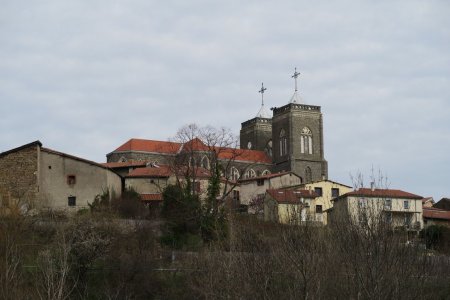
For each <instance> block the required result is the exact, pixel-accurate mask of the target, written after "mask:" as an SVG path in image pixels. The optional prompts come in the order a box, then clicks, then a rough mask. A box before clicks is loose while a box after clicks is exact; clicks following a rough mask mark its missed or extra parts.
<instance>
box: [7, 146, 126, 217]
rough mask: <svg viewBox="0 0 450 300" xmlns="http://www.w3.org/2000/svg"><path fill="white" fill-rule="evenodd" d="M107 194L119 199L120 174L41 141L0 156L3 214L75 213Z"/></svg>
mask: <svg viewBox="0 0 450 300" xmlns="http://www.w3.org/2000/svg"><path fill="white" fill-rule="evenodd" d="M106 191H109V192H110V194H111V195H116V196H120V194H121V191H122V189H121V178H120V176H119V175H117V174H116V173H114V172H113V171H111V170H110V169H109V168H107V167H105V166H103V165H101V164H98V163H96V162H93V161H89V160H86V159H83V158H80V157H76V156H73V155H70V154H66V153H62V152H59V151H55V150H51V149H48V148H44V147H42V143H41V142H39V141H35V142H32V143H29V144H26V145H23V146H20V147H18V148H14V149H11V150H9V151H6V152H3V153H0V205H1V207H2V210H3V211H4V212H5V211H6V212H8V211H11V210H13V209H20V210H21V211H22V212H25V211H27V210H29V209H33V208H37V209H47V208H48V209H71V210H76V209H79V208H83V207H87V205H88V203H90V202H92V201H93V200H94V198H95V197H96V196H97V195H99V194H102V193H104V192H106Z"/></svg>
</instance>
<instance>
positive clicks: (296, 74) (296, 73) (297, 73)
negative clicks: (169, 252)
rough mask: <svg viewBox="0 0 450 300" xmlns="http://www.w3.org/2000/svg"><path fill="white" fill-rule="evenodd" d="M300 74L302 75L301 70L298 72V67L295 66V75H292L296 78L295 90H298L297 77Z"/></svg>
mask: <svg viewBox="0 0 450 300" xmlns="http://www.w3.org/2000/svg"><path fill="white" fill-rule="evenodd" d="M298 75H300V72H297V68H295V71H294V75H292V78H294V79H295V91H297V90H298V89H297V77H298Z"/></svg>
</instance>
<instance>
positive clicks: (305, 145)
mask: <svg viewBox="0 0 450 300" xmlns="http://www.w3.org/2000/svg"><path fill="white" fill-rule="evenodd" d="M300 152H301V153H308V154H313V144H312V132H311V130H310V129H309V128H308V127H304V128H303V129H302V132H301V135H300Z"/></svg>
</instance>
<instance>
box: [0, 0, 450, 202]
mask: <svg viewBox="0 0 450 300" xmlns="http://www.w3.org/2000/svg"><path fill="white" fill-rule="evenodd" d="M449 3H450V2H449V1H445V0H442V1H423V0H420V1H415V0H404V1H395V0H394V1H392V0H390V1H356V0H355V1H299V0H292V1H261V0H258V1H235V0H228V1H211V0H210V1H198V0H188V1H186V0H180V1H175V0H166V1H149V0H131V1H130V0H128V1H118V0H116V1H114V0H103V1H101V0H89V1H80V0H77V1H75V0H74V1H59V0H58V1H56V0H55V1H48V0H29V1H16V0H0V4H1V9H0V104H1V110H0V114H1V116H0V128H1V130H0V151H5V150H8V149H11V148H14V147H17V146H20V145H22V144H25V143H28V142H31V141H35V140H40V141H41V142H42V143H43V144H44V146H45V147H48V148H52V149H55V150H59V151H62V152H67V153H69V154H73V155H77V156H81V157H84V158H87V159H90V160H95V161H98V162H104V161H106V158H105V155H106V154H107V153H109V152H111V151H113V150H114V149H115V148H117V147H118V146H120V145H121V144H123V143H124V142H126V141H127V140H128V139H130V138H146V139H156V140H167V139H168V138H169V137H171V136H173V135H174V134H175V133H176V131H177V129H178V128H180V127H181V126H183V125H185V124H188V123H193V122H194V123H197V124H198V125H200V126H203V125H212V126H215V127H222V126H224V127H228V128H230V129H231V130H232V131H234V132H235V133H236V134H239V129H240V124H241V122H243V121H246V120H248V119H250V118H253V117H254V116H255V115H256V113H257V112H258V110H259V107H260V95H259V94H258V92H257V91H258V90H259V88H260V85H261V82H264V85H265V86H266V87H267V91H266V93H265V101H266V105H267V106H268V107H272V106H282V105H284V104H287V103H288V101H289V99H290V97H291V96H292V93H293V91H294V82H293V79H292V78H291V75H292V73H293V72H294V67H297V68H298V70H299V71H300V72H301V76H300V79H299V89H300V92H301V95H302V97H303V99H304V101H305V102H306V103H307V104H313V105H320V106H321V107H322V112H323V115H324V132H325V133H324V135H325V136H324V138H325V156H326V159H327V160H328V162H329V177H330V179H332V180H335V181H339V182H342V183H345V184H350V185H351V184H352V183H351V180H350V176H349V174H350V173H352V174H356V173H357V172H358V171H360V172H362V173H364V174H366V178H367V179H366V181H368V174H369V173H370V169H371V167H372V166H374V168H375V169H376V170H377V169H381V170H382V171H383V172H384V173H385V174H387V177H388V179H389V182H390V187H391V188H398V189H403V190H406V191H409V192H412V193H417V194H419V195H422V196H433V197H434V198H435V200H439V199H440V198H441V197H444V196H447V197H450V184H449V183H450V17H449V16H450V4H449Z"/></svg>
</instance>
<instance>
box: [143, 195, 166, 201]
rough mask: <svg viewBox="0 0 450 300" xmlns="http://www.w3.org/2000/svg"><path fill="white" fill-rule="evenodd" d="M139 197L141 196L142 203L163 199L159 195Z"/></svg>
mask: <svg viewBox="0 0 450 300" xmlns="http://www.w3.org/2000/svg"><path fill="white" fill-rule="evenodd" d="M140 195H141V201H144V202H153V201H163V197H162V194H161V193H154V194H140Z"/></svg>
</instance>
